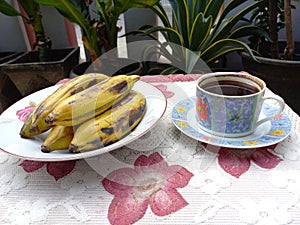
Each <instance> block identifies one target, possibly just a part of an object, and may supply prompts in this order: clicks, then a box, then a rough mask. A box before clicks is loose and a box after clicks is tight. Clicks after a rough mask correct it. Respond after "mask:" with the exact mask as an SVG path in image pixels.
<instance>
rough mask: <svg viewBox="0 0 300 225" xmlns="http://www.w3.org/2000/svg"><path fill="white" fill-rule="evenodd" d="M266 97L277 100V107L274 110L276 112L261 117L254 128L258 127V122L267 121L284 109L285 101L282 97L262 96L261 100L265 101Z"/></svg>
mask: <svg viewBox="0 0 300 225" xmlns="http://www.w3.org/2000/svg"><path fill="white" fill-rule="evenodd" d="M268 99H272V100H275V101H276V102H278V104H279V108H278V109H277V110H276V112H274V113H273V115H271V116H267V117H266V118H263V119H261V120H259V121H257V123H256V126H255V128H256V127H258V126H259V125H260V124H262V123H264V122H267V121H269V120H271V119H273V118H274V117H276V116H278V115H279V114H280V113H282V112H283V110H284V107H285V103H284V101H283V99H282V98H280V97H264V98H263V99H262V101H266V100H268Z"/></svg>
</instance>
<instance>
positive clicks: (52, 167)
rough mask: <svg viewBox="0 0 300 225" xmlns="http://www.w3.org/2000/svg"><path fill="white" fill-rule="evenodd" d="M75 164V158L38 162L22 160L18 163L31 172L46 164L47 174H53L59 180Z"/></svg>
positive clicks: (69, 171)
mask: <svg viewBox="0 0 300 225" xmlns="http://www.w3.org/2000/svg"><path fill="white" fill-rule="evenodd" d="M75 164H76V160H71V161H62V162H39V161H31V160H24V161H23V162H22V163H21V164H19V166H21V167H23V169H24V170H25V171H26V172H28V173H31V172H34V171H36V170H39V169H40V168H42V167H43V166H44V165H46V167H47V172H48V174H50V175H51V176H53V177H54V179H55V180H59V179H61V178H63V177H64V176H67V175H68V174H69V173H71V172H72V170H73V169H74V167H75Z"/></svg>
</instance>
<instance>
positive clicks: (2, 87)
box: [0, 52, 23, 113]
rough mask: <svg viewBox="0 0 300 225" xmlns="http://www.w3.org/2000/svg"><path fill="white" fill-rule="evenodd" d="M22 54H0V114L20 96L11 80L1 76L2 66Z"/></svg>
mask: <svg viewBox="0 0 300 225" xmlns="http://www.w3.org/2000/svg"><path fill="white" fill-rule="evenodd" d="M22 53H23V52H0V113H1V112H3V111H4V110H5V109H6V108H8V107H9V106H10V105H11V104H13V103H14V102H16V101H17V100H18V99H20V98H21V97H22V96H21V94H20V92H19V91H18V90H17V88H16V86H15V85H14V83H13V82H12V81H11V79H10V78H9V77H8V76H6V75H2V74H1V67H2V64H4V63H6V62H8V61H10V60H12V59H14V58H16V57H17V56H19V55H21V54H22Z"/></svg>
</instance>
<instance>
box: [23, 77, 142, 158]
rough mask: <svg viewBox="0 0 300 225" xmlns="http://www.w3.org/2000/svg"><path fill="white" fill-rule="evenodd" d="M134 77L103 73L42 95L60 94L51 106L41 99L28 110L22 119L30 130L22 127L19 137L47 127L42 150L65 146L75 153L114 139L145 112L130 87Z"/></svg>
mask: <svg viewBox="0 0 300 225" xmlns="http://www.w3.org/2000/svg"><path fill="white" fill-rule="evenodd" d="M104 76H105V75H104ZM137 80H139V76H136V75H131V76H127V75H118V76H114V77H107V76H106V77H103V79H102V81H101V80H99V81H98V80H97V82H94V83H93V85H90V86H89V87H87V86H85V88H84V87H82V88H81V89H80V90H79V89H76V91H73V92H72V93H70V91H65V94H60V93H59V91H58V93H59V94H57V93H56V94H53V95H50V96H49V97H47V98H46V99H50V101H52V99H51V98H52V97H53V98H56V96H60V98H59V99H56V102H55V103H53V104H52V108H51V109H50V106H48V102H47V101H46V99H45V100H44V101H43V102H42V103H41V104H39V105H38V107H36V109H35V110H34V111H33V112H32V113H31V115H30V116H29V117H28V121H26V122H25V124H26V123H27V122H28V124H30V126H29V125H26V129H27V130H28V131H27V132H30V134H29V135H28V134H27V135H26V136H25V135H24V128H22V129H21V132H20V134H22V132H23V135H21V137H28V136H29V137H32V136H34V135H37V134H40V133H42V132H45V131H46V130H49V129H51V130H50V131H49V133H48V135H47V137H46V139H45V140H44V142H43V144H42V146H41V151H42V152H52V151H55V150H64V149H69V151H70V152H73V153H75V152H82V151H87V150H93V149H96V148H101V147H104V146H106V145H108V144H111V143H113V142H116V141H117V140H119V139H121V138H123V137H124V136H125V135H127V134H128V133H129V132H130V131H131V130H132V129H134V128H135V127H136V126H137V124H138V123H139V122H140V121H141V119H142V118H143V116H144V114H145V111H146V99H145V97H144V96H143V95H142V94H141V93H139V92H137V91H133V90H132V87H133V86H134V84H135V82H136V81H137ZM51 96H52V97H51ZM46 102H47V103H46ZM43 104H46V106H47V107H45V106H43ZM43 109H44V110H43ZM25 124H24V126H25ZM24 126H23V127H24ZM28 127H29V128H28ZM35 127H37V128H38V129H35Z"/></svg>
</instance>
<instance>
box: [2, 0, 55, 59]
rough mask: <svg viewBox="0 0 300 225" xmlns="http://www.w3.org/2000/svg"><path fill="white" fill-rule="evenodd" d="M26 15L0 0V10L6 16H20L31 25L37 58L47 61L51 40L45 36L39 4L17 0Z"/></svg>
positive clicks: (30, 0)
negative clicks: (37, 53) (36, 48)
mask: <svg viewBox="0 0 300 225" xmlns="http://www.w3.org/2000/svg"><path fill="white" fill-rule="evenodd" d="M18 3H19V4H20V5H21V6H22V8H23V9H24V11H25V12H26V14H27V15H25V14H22V13H21V12H19V11H17V10H16V9H15V8H14V7H13V6H11V5H10V4H8V3H7V2H6V1H5V0H0V12H1V13H3V14H5V15H7V16H21V17H22V18H23V19H24V20H25V21H26V23H27V24H31V25H32V26H33V30H34V33H35V36H36V42H35V46H37V47H38V52H39V60H40V61H42V62H43V61H47V52H48V49H50V48H51V41H50V39H49V38H48V37H47V36H46V34H45V31H44V26H43V22H42V14H41V11H40V5H39V4H38V3H36V2H35V1H34V0H18Z"/></svg>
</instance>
